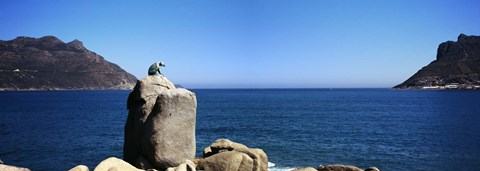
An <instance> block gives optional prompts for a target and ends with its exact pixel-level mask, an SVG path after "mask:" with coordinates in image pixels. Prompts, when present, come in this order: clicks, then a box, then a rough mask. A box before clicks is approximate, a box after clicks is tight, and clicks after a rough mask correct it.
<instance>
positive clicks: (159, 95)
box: [123, 75, 197, 170]
mask: <svg viewBox="0 0 480 171" xmlns="http://www.w3.org/2000/svg"><path fill="white" fill-rule="evenodd" d="M127 103H128V109H129V114H128V118H127V123H126V125H125V143H124V153H123V155H124V159H125V161H127V162H128V163H130V164H132V165H134V166H136V167H139V168H142V169H151V168H155V169H159V170H165V169H167V168H170V167H177V166H179V165H180V164H182V163H185V162H186V161H187V160H193V159H194V157H195V147H196V146H195V124H196V108H197V101H196V97H195V94H194V93H192V92H190V91H188V90H186V89H176V88H175V86H174V85H173V84H172V83H171V82H170V81H168V80H167V79H166V78H165V77H163V76H162V75H154V76H148V77H146V78H144V79H142V80H139V81H138V82H137V85H136V86H135V88H134V90H133V91H132V92H131V93H130V95H129V98H128V102H127Z"/></svg>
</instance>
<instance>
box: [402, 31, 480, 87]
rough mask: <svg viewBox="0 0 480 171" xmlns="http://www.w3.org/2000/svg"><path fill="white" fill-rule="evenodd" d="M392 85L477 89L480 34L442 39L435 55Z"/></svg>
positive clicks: (479, 66)
mask: <svg viewBox="0 0 480 171" xmlns="http://www.w3.org/2000/svg"><path fill="white" fill-rule="evenodd" d="M393 88H395V89H480V36H467V35H465V34H460V35H459V36H458V38H457V41H446V42H443V43H441V44H440V45H439V46H438V49H437V55H436V59H435V60H434V61H432V62H431V63H430V64H428V65H427V66H425V67H423V68H421V69H420V70H419V71H417V73H415V74H414V75H412V76H411V77H410V78H408V79H407V80H406V81H404V82H403V83H401V84H399V85H397V86H395V87H393Z"/></svg>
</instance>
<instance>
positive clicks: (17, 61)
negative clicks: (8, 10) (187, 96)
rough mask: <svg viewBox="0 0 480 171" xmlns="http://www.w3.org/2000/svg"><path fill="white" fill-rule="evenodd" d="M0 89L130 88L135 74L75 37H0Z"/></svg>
mask: <svg viewBox="0 0 480 171" xmlns="http://www.w3.org/2000/svg"><path fill="white" fill-rule="evenodd" d="M0 61H1V63H0V90H61V89H80V90H93V89H131V88H133V86H134V85H135V83H136V80H137V79H136V78H135V76H133V75H132V74H129V73H127V72H126V71H125V70H123V69H122V68H120V67H119V66H118V65H116V64H113V63H110V62H108V61H106V60H105V59H104V58H103V57H102V56H100V55H98V54H96V53H95V52H92V51H89V50H88V49H86V48H85V47H84V46H83V43H82V42H80V41H78V40H74V41H72V42H69V43H64V42H62V41H61V40H59V39H58V38H56V37H53V36H45V37H41V38H38V39H36V38H30V37H17V38H16V39H13V40H10V41H1V40H0Z"/></svg>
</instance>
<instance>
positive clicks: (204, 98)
mask: <svg viewBox="0 0 480 171" xmlns="http://www.w3.org/2000/svg"><path fill="white" fill-rule="evenodd" d="M192 91H194V92H195V93H196V95H197V101H198V108H197V129H196V138H197V156H200V155H201V153H202V151H203V148H204V147H206V146H208V145H210V144H211V143H212V142H213V141H215V140H216V139H218V138H228V139H230V140H232V141H235V142H239V143H242V144H245V145H247V146H249V147H258V148H262V149H263V150H264V151H265V152H266V153H267V155H268V157H269V161H270V162H272V163H275V167H274V168H271V169H272V170H274V169H277V170H278V169H280V170H281V169H283V170H287V169H288V168H293V167H299V166H313V167H316V166H318V165H325V164H336V163H340V164H349V165H356V166H359V167H362V168H367V167H370V166H376V167H378V168H379V169H380V170H387V171H388V170H458V169H459V168H461V169H460V170H478V168H480V162H479V161H480V91H410V90H401V91H399V90H390V89H333V90H330V89H200V90H192ZM128 93H129V91H32V92H0V159H1V160H2V161H3V162H4V163H6V164H11V165H16V166H23V167H28V168H31V169H33V170H68V169H70V168H72V167H74V166H76V165H79V164H85V165H87V166H89V168H90V169H92V170H93V168H94V166H95V165H97V164H98V163H99V162H100V161H102V160H104V159H106V158H107V157H109V156H116V157H118V158H122V150H123V127H124V124H125V120H126V118H127V112H128V111H127V110H126V99H127V96H128Z"/></svg>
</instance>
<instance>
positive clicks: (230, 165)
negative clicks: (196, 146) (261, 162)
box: [200, 151, 253, 171]
mask: <svg viewBox="0 0 480 171" xmlns="http://www.w3.org/2000/svg"><path fill="white" fill-rule="evenodd" d="M200 165H201V166H200V167H201V168H202V169H203V170H205V171H223V170H228V171H244V170H245V171H251V170H253V159H252V158H251V157H250V156H248V155H247V154H245V153H241V152H237V151H226V152H222V153H218V154H216V155H213V156H211V157H208V158H205V159H204V160H202V161H201V162H200Z"/></svg>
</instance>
